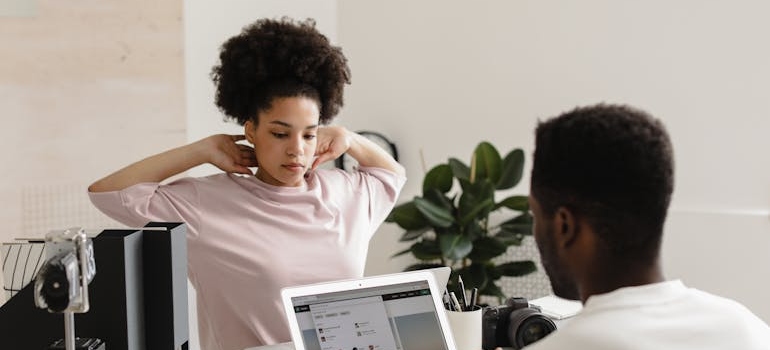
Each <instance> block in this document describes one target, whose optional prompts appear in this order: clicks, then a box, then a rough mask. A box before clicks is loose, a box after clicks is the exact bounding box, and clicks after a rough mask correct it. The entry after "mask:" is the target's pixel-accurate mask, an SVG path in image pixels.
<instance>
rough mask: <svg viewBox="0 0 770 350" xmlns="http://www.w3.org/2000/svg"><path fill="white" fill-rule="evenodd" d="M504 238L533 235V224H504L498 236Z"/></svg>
mask: <svg viewBox="0 0 770 350" xmlns="http://www.w3.org/2000/svg"><path fill="white" fill-rule="evenodd" d="M501 234H502V235H503V236H504V237H511V236H512V235H531V234H532V224H511V223H504V224H501V225H500V233H498V235H501Z"/></svg>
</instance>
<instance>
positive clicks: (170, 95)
mask: <svg viewBox="0 0 770 350" xmlns="http://www.w3.org/2000/svg"><path fill="white" fill-rule="evenodd" d="M182 30H183V26H182V1H181V0H176V1H173V0H172V1H151V0H139V1H117V0H82V1H58V0H45V1H38V2H37V11H36V13H35V14H34V15H33V16H32V17H0V43H2V45H0V57H2V59H0V108H1V109H0V111H1V112H0V113H2V119H3V122H4V126H3V127H2V128H0V149H1V150H2V151H0V154H1V155H2V158H1V159H0V163H1V164H2V172H1V173H2V178H1V179H0V202H1V204H0V208H2V210H0V222H2V224H3V230H0V241H2V242H6V241H9V240H11V239H13V238H16V237H41V236H43V235H44V234H45V233H46V232H47V231H49V230H52V229H61V228H66V227H72V226H83V227H87V228H91V229H94V228H97V227H100V226H102V227H103V226H109V225H112V221H110V220H108V219H106V218H105V217H103V216H102V215H100V214H99V213H98V212H96V211H95V210H94V209H93V208H92V207H91V206H90V203H89V202H88V198H87V196H86V186H87V185H88V184H89V183H90V182H92V181H93V180H95V179H97V178H98V177H100V176H103V175H106V174H107V173H108V172H109V171H112V170H115V169H117V168H118V167H120V166H124V165H127V160H138V159H139V158H140V157H143V156H147V155H149V154H151V153H154V152H157V151H158V150H161V149H165V148H168V147H171V146H172V145H178V144H180V143H182V142H184V141H185V130H186V127H185V115H184V85H183V83H184V76H183V75H184V62H183V47H182V45H183V33H182ZM1 301H2V297H0V302H1Z"/></svg>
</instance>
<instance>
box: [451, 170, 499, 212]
mask: <svg viewBox="0 0 770 350" xmlns="http://www.w3.org/2000/svg"><path fill="white" fill-rule="evenodd" d="M460 184H461V186H462V187H463V193H462V194H461V195H460V200H459V201H458V203H457V217H459V218H461V220H464V221H463V222H469V220H471V218H472V217H475V218H479V219H483V218H486V217H487V216H488V215H489V212H490V211H492V209H493V208H494V205H495V203H494V197H495V188H494V186H493V185H492V183H491V182H489V181H488V180H480V181H477V182H474V183H470V182H469V181H466V180H461V181H460ZM479 207H480V208H479Z"/></svg>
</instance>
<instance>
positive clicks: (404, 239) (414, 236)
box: [398, 227, 430, 242]
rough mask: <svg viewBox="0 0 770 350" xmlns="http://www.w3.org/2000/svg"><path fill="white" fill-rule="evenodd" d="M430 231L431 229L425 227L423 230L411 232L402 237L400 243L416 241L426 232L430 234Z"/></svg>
mask: <svg viewBox="0 0 770 350" xmlns="http://www.w3.org/2000/svg"><path fill="white" fill-rule="evenodd" d="M428 231H430V227H423V228H421V229H417V230H409V231H406V232H404V234H403V235H401V238H399V240H398V241H399V242H408V241H413V240H415V239H418V238H420V237H422V235H423V234H424V233H425V232H428Z"/></svg>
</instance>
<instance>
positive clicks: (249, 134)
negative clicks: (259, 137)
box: [243, 120, 257, 145]
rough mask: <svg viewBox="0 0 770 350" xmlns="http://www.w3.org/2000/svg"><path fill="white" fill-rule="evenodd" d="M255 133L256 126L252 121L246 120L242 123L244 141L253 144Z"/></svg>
mask: <svg viewBox="0 0 770 350" xmlns="http://www.w3.org/2000/svg"><path fill="white" fill-rule="evenodd" d="M256 133H257V126H256V124H254V122H253V121H251V120H248V121H246V123H244V124H243V134H244V135H246V141H249V143H250V144H252V145H253V144H254V140H255V139H256Z"/></svg>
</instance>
